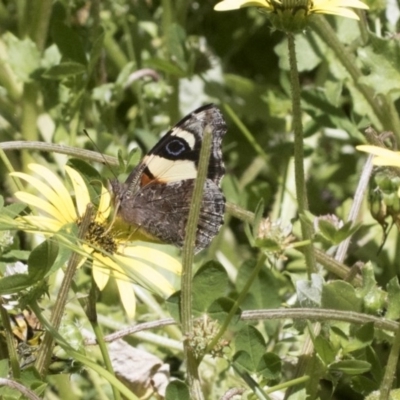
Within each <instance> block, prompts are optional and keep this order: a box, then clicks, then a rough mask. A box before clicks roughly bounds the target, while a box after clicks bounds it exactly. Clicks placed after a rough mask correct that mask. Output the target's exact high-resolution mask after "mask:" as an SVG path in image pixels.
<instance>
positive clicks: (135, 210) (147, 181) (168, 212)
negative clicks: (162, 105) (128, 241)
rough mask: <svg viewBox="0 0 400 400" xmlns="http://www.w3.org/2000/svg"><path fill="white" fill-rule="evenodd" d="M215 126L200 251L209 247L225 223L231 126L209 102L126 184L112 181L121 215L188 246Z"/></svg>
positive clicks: (199, 228) (198, 237)
mask: <svg viewBox="0 0 400 400" xmlns="http://www.w3.org/2000/svg"><path fill="white" fill-rule="evenodd" d="M206 127H209V128H210V129H211V131H212V148H211V155H210V160H209V165H208V173H207V179H206V181H205V184H204V190H203V199H202V203H201V209H200V216H199V222H198V226H197V233H196V242H195V252H196V253H197V252H199V251H200V250H202V249H204V248H206V247H207V246H208V245H209V244H210V242H211V240H212V239H213V238H214V237H215V235H216V234H217V233H218V231H219V229H220V227H221V225H222V224H223V216H224V211H225V198H224V195H223V193H222V191H221V188H220V183H221V179H222V177H223V175H224V173H225V167H224V163H223V160H222V150H221V143H222V137H223V136H224V135H225V133H226V131H227V127H226V123H225V120H224V118H223V116H222V113H221V111H220V110H219V109H218V108H217V107H216V106H215V105H214V104H208V105H205V106H203V107H200V108H198V109H196V110H195V111H193V112H192V113H190V114H188V115H187V116H186V117H184V118H183V119H182V120H181V121H179V122H178V123H177V124H176V125H175V126H174V127H173V128H172V129H171V130H169V131H168V132H167V133H166V134H165V136H163V137H162V138H161V139H160V141H159V142H158V143H157V144H156V145H155V146H154V147H153V148H152V149H151V150H150V151H149V152H148V153H147V155H146V156H145V157H144V158H143V159H142V161H141V162H140V163H139V164H138V165H137V166H136V167H135V168H134V169H133V171H132V172H131V173H130V174H129V176H128V178H127V180H126V181H125V183H121V182H119V181H118V180H113V181H111V187H112V191H113V194H114V203H115V209H116V210H117V214H118V215H119V216H120V217H121V218H122V220H123V221H124V222H126V223H127V224H129V225H133V226H134V227H136V228H137V229H139V230H140V231H141V232H142V233H144V234H145V235H147V236H149V237H151V238H153V239H157V240H158V241H161V242H163V243H168V244H173V245H175V246H178V247H182V246H183V242H184V239H185V234H186V224H187V220H188V215H189V210H190V205H191V198H192V193H193V189H194V185H195V180H196V177H197V168H198V164H199V156H200V149H201V144H202V141H203V137H204V131H205V129H206Z"/></svg>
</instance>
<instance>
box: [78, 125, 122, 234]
mask: <svg viewBox="0 0 400 400" xmlns="http://www.w3.org/2000/svg"><path fill="white" fill-rule="evenodd" d="M83 133H84V134H85V135H86V137H87V138H88V139H89V140H90V142H91V143H92V144H93V146H94V148H95V149H96V150H97V151H98V152H99V154H101V156H102V157H103V160H104V164H105V165H106V166H107V167H108V169H109V171H111V173H112V174H113V175H114V178H115V179H116V180H118V177H117V175H116V174H115V172H114V171H113V169H112V168H111V165H110V163H109V162H108V161H107V159H106V158H105V156H104V154H103V153H102V152H101V151H100V148H99V146H97V144H96V142H95V141H94V140H93V139H92V138H91V137H90V135H89V132H88V131H87V130H86V129H84V130H83ZM109 186H111V185H110V184H109ZM109 190H110V187H109ZM110 191H111V192H113V190H112V187H111V190H110ZM120 203H121V201H120V199H116V201H115V203H114V212H113V215H112V218H111V221H110V225H109V227H108V228H107V230H106V231H105V234H107V233H108V232H109V231H110V229H111V227H112V226H113V225H114V222H115V219H116V218H117V213H118V209H119V206H120Z"/></svg>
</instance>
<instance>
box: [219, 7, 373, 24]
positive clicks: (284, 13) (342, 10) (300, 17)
mask: <svg viewBox="0 0 400 400" xmlns="http://www.w3.org/2000/svg"><path fill="white" fill-rule="evenodd" d="M244 7H259V8H260V9H261V10H263V9H264V10H265V11H267V12H270V13H271V17H272V23H273V24H274V26H275V27H276V28H277V29H282V30H284V31H289V32H296V31H299V30H303V29H304V28H305V26H306V24H307V17H309V16H310V15H312V14H333V15H340V16H342V17H347V18H353V19H357V20H358V19H359V18H358V15H357V14H356V13H355V12H354V11H353V10H352V8H360V9H363V10H367V9H368V6H367V5H366V4H364V3H363V2H362V1H360V0H314V1H313V0H252V1H251V0H224V1H221V2H220V3H218V4H217V5H216V6H215V7H214V10H216V11H228V10H238V9H239V8H244Z"/></svg>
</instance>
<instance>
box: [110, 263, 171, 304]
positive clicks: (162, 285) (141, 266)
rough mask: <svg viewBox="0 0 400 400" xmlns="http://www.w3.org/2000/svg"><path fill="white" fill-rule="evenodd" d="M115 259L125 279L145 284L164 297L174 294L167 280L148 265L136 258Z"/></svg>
mask: <svg viewBox="0 0 400 400" xmlns="http://www.w3.org/2000/svg"><path fill="white" fill-rule="evenodd" d="M115 258H116V259H117V260H118V264H119V266H120V268H122V270H123V271H124V273H125V274H126V275H127V277H130V278H131V279H132V280H133V281H134V282H138V283H140V284H145V285H146V286H147V287H149V288H151V289H152V290H159V291H161V292H162V293H163V294H164V295H166V296H169V295H171V294H172V293H174V291H175V289H174V288H173V287H172V285H171V284H170V283H169V282H168V280H167V279H166V278H164V276H162V275H161V274H160V273H159V272H157V271H155V270H154V269H153V268H152V267H151V266H150V265H149V263H146V262H142V261H140V260H138V259H136V257H134V258H128V257H124V256H116V257H115Z"/></svg>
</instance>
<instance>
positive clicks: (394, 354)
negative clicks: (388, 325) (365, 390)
mask: <svg viewBox="0 0 400 400" xmlns="http://www.w3.org/2000/svg"><path fill="white" fill-rule="evenodd" d="M399 352H400V327H399V328H398V329H397V331H396V335H395V336H394V341H393V345H392V348H391V350H390V354H389V358H388V361H387V364H386V368H385V374H384V376H383V379H382V383H381V387H380V395H379V400H389V399H390V391H391V390H392V385H393V380H394V377H395V374H396V370H397V362H398V360H399Z"/></svg>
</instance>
